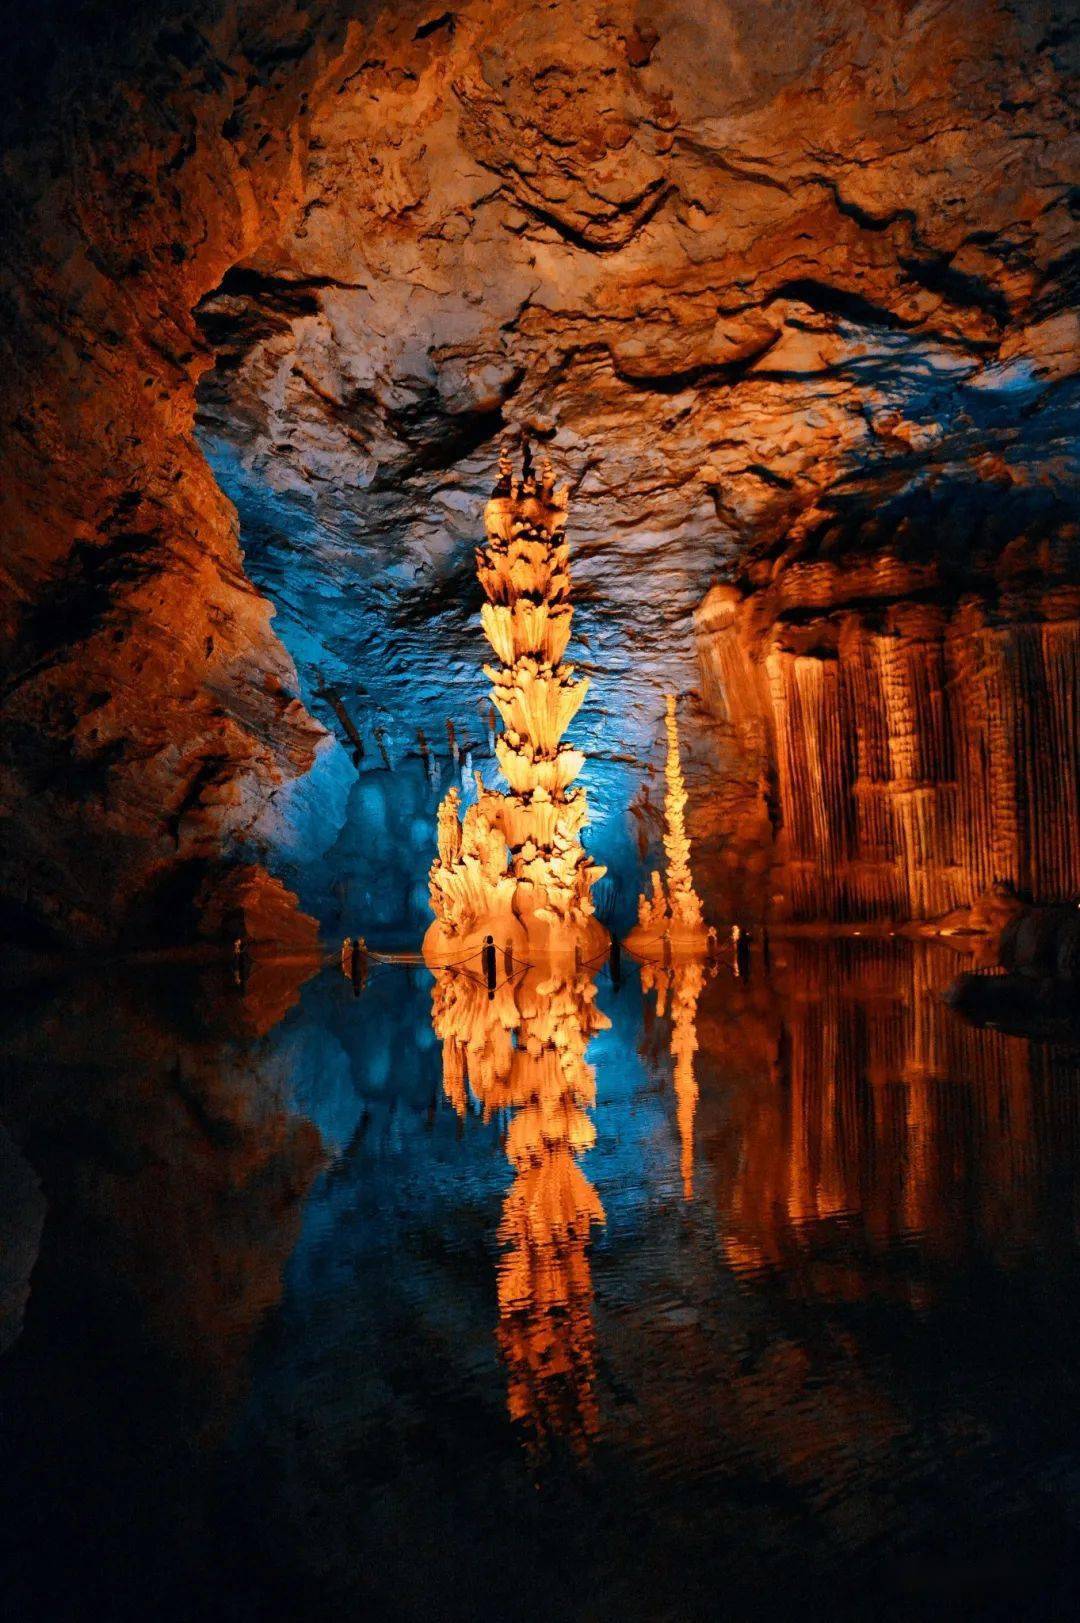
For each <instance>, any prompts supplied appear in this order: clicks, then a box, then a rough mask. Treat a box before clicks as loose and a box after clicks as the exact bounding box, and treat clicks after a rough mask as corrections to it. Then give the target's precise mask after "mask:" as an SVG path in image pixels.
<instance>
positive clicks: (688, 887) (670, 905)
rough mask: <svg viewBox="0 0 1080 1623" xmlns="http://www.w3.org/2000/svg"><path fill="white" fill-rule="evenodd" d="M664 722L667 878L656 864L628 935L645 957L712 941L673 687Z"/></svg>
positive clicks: (696, 950) (688, 953) (698, 949)
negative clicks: (690, 831) (699, 885)
mask: <svg viewBox="0 0 1080 1623" xmlns="http://www.w3.org/2000/svg"><path fill="white" fill-rule="evenodd" d="M664 723H665V726H666V728H667V761H666V763H665V766H664V779H665V783H666V795H665V798H664V825H665V826H664V852H665V855H666V857H667V884H666V887H665V883H664V879H663V878H662V877H661V875H660V874H659V873H658V872H656V871H655V870H654V871H653V875H652V884H651V889H650V890H648V891H645V892H643V893H642V895H641V896H639V897H638V922H637V925H636V927H635V928H634V929H633V930H631V932H630V934H629V935H628V936H627V938H626V945H627V947H628V948H629V949H630V951H631V952H633V953H635V954H636V955H637V956H638V957H640V958H668V957H672V956H675V955H679V954H681V955H682V956H684V957H693V956H695V955H700V954H702V953H704V952H705V949H706V946H707V944H708V931H707V930H706V928H705V922H704V918H703V916H702V910H701V899H700V897H699V896H698V893H697V891H696V890H695V889H694V879H693V875H692V874H691V872H690V840H689V837H688V836H687V833H686V823H685V819H684V816H683V811H684V808H685V806H686V798H687V797H686V783H685V780H684V778H683V773H682V763H681V761H680V759H679V723H678V717H677V715H676V711H675V695H674V694H673V693H669V694H668V696H667V710H666V713H665V717H664Z"/></svg>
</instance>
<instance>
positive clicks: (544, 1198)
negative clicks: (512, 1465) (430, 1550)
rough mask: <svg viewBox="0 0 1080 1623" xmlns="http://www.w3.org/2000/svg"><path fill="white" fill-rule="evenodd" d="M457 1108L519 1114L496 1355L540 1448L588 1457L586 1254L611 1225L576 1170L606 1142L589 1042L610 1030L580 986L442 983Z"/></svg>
mask: <svg viewBox="0 0 1080 1623" xmlns="http://www.w3.org/2000/svg"><path fill="white" fill-rule="evenodd" d="M432 998H433V1005H432V1019H433V1024H434V1027H435V1032H436V1034H437V1036H438V1037H439V1038H440V1039H441V1041H442V1045H443V1079H444V1087H445V1089H446V1093H447V1097H448V1098H449V1100H450V1102H451V1104H452V1105H453V1106H454V1109H455V1110H456V1111H458V1113H459V1114H462V1115H463V1114H464V1112H465V1109H466V1105H467V1099H468V1092H471V1093H472V1095H473V1096H474V1097H475V1098H476V1099H477V1101H478V1102H479V1103H480V1104H481V1106H482V1107H483V1110H484V1114H485V1117H490V1116H492V1115H493V1114H495V1113H496V1112H497V1111H500V1110H509V1111H512V1112H513V1116H512V1120H511V1122H510V1125H509V1127H508V1129H507V1133H506V1154H507V1157H508V1159H509V1160H510V1162H511V1164H512V1165H513V1167H514V1173H515V1177H514V1181H513V1184H512V1185H511V1187H510V1190H509V1192H508V1193H507V1196H506V1200H505V1203H504V1205H503V1214H502V1221H501V1222H500V1225H499V1238H500V1239H501V1240H502V1242H503V1244H504V1246H505V1251H504V1253H503V1256H502V1259H501V1261H500V1267H499V1344H500V1347H501V1349H502V1353H503V1357H504V1359H505V1361H506V1365H507V1370H508V1380H509V1390H508V1405H509V1409H510V1414H511V1417H512V1418H513V1419H514V1420H516V1421H520V1422H521V1423H522V1424H523V1425H524V1426H525V1427H526V1429H527V1431H528V1433H529V1436H530V1439H531V1441H532V1443H533V1444H534V1445H536V1446H539V1445H542V1444H543V1443H544V1442H546V1441H547V1440H549V1439H551V1438H554V1437H556V1436H566V1437H568V1438H569V1439H570V1440H571V1441H573V1442H574V1443H575V1444H576V1445H577V1446H579V1447H582V1446H584V1445H585V1443H586V1442H587V1440H588V1439H589V1438H590V1437H591V1436H592V1435H593V1434H594V1433H595V1431H596V1429H597V1424H598V1416H597V1409H596V1398H595V1393H594V1384H595V1378H594V1369H593V1359H594V1351H593V1343H594V1332H593V1323H592V1276H591V1270H590V1266H589V1257H588V1244H589V1236H590V1234H591V1231H592V1226H593V1224H594V1223H603V1221H604V1209H603V1206H602V1205H601V1203H600V1198H599V1196H598V1195H597V1193H596V1190H595V1189H594V1188H593V1186H592V1184H591V1183H590V1182H589V1180H588V1178H587V1177H586V1176H585V1173H584V1172H583V1171H582V1169H581V1166H580V1164H579V1160H578V1157H579V1156H581V1155H582V1154H584V1153H585V1152H586V1151H587V1150H589V1149H590V1148H591V1147H592V1144H593V1141H594V1139H595V1136H596V1133H595V1129H594V1127H593V1124H592V1120H591V1117H590V1115H589V1110H590V1108H591V1106H592V1105H593V1104H594V1103H595V1098H596V1082H595V1076H594V1073H593V1068H592V1066H591V1065H589V1064H588V1062H587V1060H586V1059H585V1051H586V1048H587V1046H588V1043H589V1039H590V1038H591V1037H592V1035H593V1034H594V1032H597V1031H600V1030H603V1029H604V1028H605V1027H606V1026H607V1024H608V1021H607V1020H606V1018H605V1017H604V1015H602V1014H601V1013H600V1011H599V1010H598V1009H597V1007H596V1001H595V999H596V988H595V987H594V986H593V984H592V983H591V981H588V980H587V979H585V978H583V977H573V976H570V977H566V978H563V977H559V976H557V975H552V976H551V977H550V978H543V977H541V976H540V974H539V973H538V972H530V973H528V974H526V975H524V976H521V975H519V976H518V977H517V978H516V980H514V981H511V980H505V981H503V983H502V984H501V985H500V986H499V987H498V988H497V989H496V992H495V995H494V997H492V998H489V997H488V994H487V990H486V987H484V986H483V985H482V984H481V983H480V982H479V980H478V979H477V978H476V977H474V976H472V975H470V974H469V973H467V972H466V971H464V970H453V969H449V970H444V971H442V972H441V973H440V974H439V976H438V978H437V980H436V983H435V987H434V991H433V994H432Z"/></svg>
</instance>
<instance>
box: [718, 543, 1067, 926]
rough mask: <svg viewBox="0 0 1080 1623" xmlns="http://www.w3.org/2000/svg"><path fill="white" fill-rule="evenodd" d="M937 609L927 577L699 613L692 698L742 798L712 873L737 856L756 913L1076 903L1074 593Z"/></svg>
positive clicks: (811, 583) (779, 589) (880, 577)
mask: <svg viewBox="0 0 1080 1623" xmlns="http://www.w3.org/2000/svg"><path fill="white" fill-rule="evenodd" d="M939 591H940V581H939V578H938V575H937V573H936V572H935V570H934V569H933V567H931V566H926V567H925V568H923V569H921V570H920V571H915V570H914V569H910V568H907V569H905V568H902V567H901V566H900V565H899V564H897V563H895V561H892V560H889V559H884V560H881V559H879V560H878V561H876V562H874V563H872V564H866V565H864V566H863V567H862V568H859V567H857V566H855V565H851V566H849V567H848V568H847V569H846V570H845V571H844V572H843V573H841V572H840V571H839V570H838V569H837V568H836V567H834V566H832V565H827V564H824V563H820V564H814V565H809V564H808V565H794V566H792V567H790V568H788V570H787V571H786V573H785V574H783V575H782V576H781V577H780V578H779V580H778V581H777V583H776V584H774V585H773V586H770V587H769V588H767V589H766V590H765V591H763V592H761V593H760V594H756V595H752V596H750V597H748V598H746V599H745V600H743V601H741V602H740V601H739V600H738V597H737V594H736V593H735V592H733V591H729V590H726V589H718V590H717V591H715V592H714V593H712V594H711V596H710V598H709V599H708V600H707V602H706V604H705V605H704V607H703V610H702V613H701V615H700V617H699V628H700V632H701V642H700V649H701V658H702V664H703V671H704V677H705V688H706V693H707V695H708V698H709V700H710V702H711V704H712V706H713V708H714V711H715V712H716V713H717V714H718V715H719V717H720V718H721V724H722V726H723V727H724V728H725V729H726V742H727V744H728V747H729V749H730V752H731V759H732V762H733V763H734V764H733V767H732V771H731V775H732V778H733V779H734V780H735V782H736V783H737V784H741V786H742V794H741V798H740V797H736V803H735V805H734V807H733V809H734V811H735V814H736V815H735V825H736V827H737V828H740V829H742V830H743V831H744V833H743V838H742V841H740V840H739V838H738V837H736V838H735V839H734V840H733V841H732V842H731V847H730V857H731V860H732V862H733V863H738V864H739V866H740V868H741V867H743V863H742V862H740V858H745V856H746V853H747V849H748V848H749V849H751V850H754V851H756V853H757V866H758V871H759V873H760V874H761V875H762V876H763V877H762V878H761V881H760V883H759V886H758V892H757V895H756V896H755V897H754V898H753V900H754V903H755V905H756V906H758V907H761V906H763V905H765V904H766V899H767V897H768V896H769V895H770V894H771V895H772V896H773V897H774V898H775V899H776V904H777V906H778V907H779V910H781V911H782V912H783V913H785V914H786V915H788V916H790V917H793V918H796V919H812V918H823V917H825V918H840V919H872V918H882V917H885V918H899V919H907V918H932V917H936V916H937V915H939V914H942V913H946V912H948V911H949V910H950V909H951V908H954V907H958V906H963V905H966V904H970V903H972V902H973V901H974V900H975V899H976V898H977V897H978V896H980V895H981V894H983V893H984V892H986V891H988V890H989V889H990V888H991V886H992V885H994V884H995V883H1004V884H1007V885H1009V886H1011V887H1013V888H1014V889H1016V890H1017V891H1018V892H1019V893H1021V894H1023V895H1027V896H1030V897H1034V898H1038V899H1053V898H1064V897H1067V896H1070V895H1072V894H1073V893H1074V892H1075V891H1076V890H1077V889H1080V729H1078V727H1077V713H1078V712H1077V693H1078V683H1080V591H1078V590H1077V589H1075V588H1068V587H1064V586H1061V587H1058V588H1056V589H1054V588H1053V587H1047V589H1046V590H1045V591H1044V592H1042V593H1040V594H1037V595H1036V596H1034V597H1031V596H1030V595H1029V596H1027V597H1023V596H1022V595H1019V594H1018V595H1017V597H1016V600H1014V601H1012V602H1006V603H1003V604H1001V605H999V606H998V607H997V608H995V609H994V610H991V609H990V608H989V607H988V606H986V603H985V602H979V601H978V600H976V599H974V598H966V599H963V600H961V601H960V602H959V603H958V604H957V605H956V606H954V607H952V608H949V607H947V606H942V605H941V604H939V603H938V602H937V601H927V600H925V598H924V595H923V594H926V593H930V594H934V595H937V594H938V593H939ZM867 599H871V600H872V601H871V602H870V604H869V605H868V604H867V602H866V600H867ZM767 811H771V814H772V831H773V833H774V835H775V843H773V842H772V840H771V839H770V838H769V837H768V836H767V835H766V829H767V828H768V820H767V817H766V815H765V814H766V812H767ZM763 836H764V838H763ZM770 846H771V855H772V859H773V861H774V862H775V869H774V871H773V873H772V875H771V881H772V882H771V884H770V885H769V886H768V887H767V886H766V884H765V878H764V874H765V872H766V864H765V862H764V861H763V860H762V856H761V853H762V850H763V849H768V848H769V847H770Z"/></svg>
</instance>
